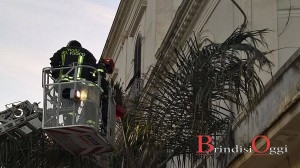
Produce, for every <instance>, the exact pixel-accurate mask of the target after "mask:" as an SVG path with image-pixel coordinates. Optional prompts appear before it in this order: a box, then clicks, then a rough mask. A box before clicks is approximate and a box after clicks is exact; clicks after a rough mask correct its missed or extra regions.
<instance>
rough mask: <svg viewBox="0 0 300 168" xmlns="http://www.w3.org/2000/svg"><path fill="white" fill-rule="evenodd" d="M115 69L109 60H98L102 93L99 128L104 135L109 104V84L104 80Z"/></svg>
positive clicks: (112, 62)
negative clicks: (101, 123) (100, 123)
mask: <svg viewBox="0 0 300 168" xmlns="http://www.w3.org/2000/svg"><path fill="white" fill-rule="evenodd" d="M114 67H115V63H114V61H113V60H112V59H110V58H100V60H99V61H98V63H97V71H98V72H99V73H100V74H101V87H102V89H103V93H102V95H101V104H102V111H101V113H102V121H103V125H102V126H101V129H102V132H104V133H106V131H107V129H106V128H107V113H108V102H109V95H108V94H109V82H108V81H107V80H106V74H112V73H113V70H114Z"/></svg>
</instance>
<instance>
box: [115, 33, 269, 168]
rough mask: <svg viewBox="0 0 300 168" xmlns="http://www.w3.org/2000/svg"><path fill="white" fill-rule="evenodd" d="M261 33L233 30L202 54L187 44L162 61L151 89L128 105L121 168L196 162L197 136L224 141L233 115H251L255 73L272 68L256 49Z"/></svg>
mask: <svg viewBox="0 0 300 168" xmlns="http://www.w3.org/2000/svg"><path fill="white" fill-rule="evenodd" d="M266 32H268V30H267V29H263V30H257V31H244V29H236V30H235V31H234V32H233V33H232V34H231V35H230V36H229V38H227V39H226V40H225V41H224V42H223V43H210V44H209V45H207V46H205V47H203V48H201V47H199V46H201V45H200V44H199V43H198V41H197V39H196V38H191V39H190V40H189V41H188V42H187V44H186V47H185V48H178V49H176V50H175V52H174V55H173V56H172V57H165V58H164V60H162V61H163V64H162V65H163V66H161V67H160V68H159V69H156V70H157V71H153V73H154V78H153V79H154V80H152V81H148V82H150V85H149V86H150V89H149V88H147V89H144V90H142V93H141V95H143V97H140V98H139V99H138V100H136V99H135V100H133V101H131V102H129V103H128V104H127V113H128V114H127V115H126V117H125V118H124V119H123V120H122V124H121V125H122V126H121V128H122V134H119V135H121V136H122V137H123V138H124V141H123V144H122V145H123V147H124V149H122V150H121V151H120V153H119V157H120V155H121V156H122V157H120V158H123V159H124V161H123V163H124V165H125V167H149V168H150V167H163V166H164V165H165V163H166V162H167V161H169V160H171V159H172V158H173V157H174V156H181V159H179V160H178V162H182V161H183V162H184V161H186V159H189V160H191V159H196V160H197V159H203V158H199V157H196V151H197V149H198V146H197V145H198V143H197V135H214V136H219V137H220V136H221V137H226V136H228V134H229V133H231V132H232V131H231V124H232V120H233V118H232V116H234V113H235V112H237V111H240V110H245V111H249V110H252V108H253V107H254V106H255V103H256V101H257V99H258V98H259V96H260V93H261V91H263V83H262V81H261V79H260V77H259V75H258V71H257V70H264V69H263V67H264V66H266V67H267V68H268V69H270V67H271V62H270V61H269V60H268V59H267V57H266V54H267V53H266V52H263V51H261V50H259V49H258V47H259V46H266V43H265V41H264V39H263V35H264V34H265V33H266ZM246 103H247V105H246Z"/></svg>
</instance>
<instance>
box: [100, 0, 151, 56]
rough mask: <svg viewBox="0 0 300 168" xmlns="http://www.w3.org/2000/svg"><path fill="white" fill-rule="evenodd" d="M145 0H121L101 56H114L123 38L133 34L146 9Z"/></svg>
mask: <svg viewBox="0 0 300 168" xmlns="http://www.w3.org/2000/svg"><path fill="white" fill-rule="evenodd" d="M146 7H147V1H146V0H121V2H120V5H119V8H118V10H117V13H116V16H115V19H114V21H113V24H112V27H111V29H110V32H109V35H108V38H107V40H106V43H105V46H104V48H103V51H102V57H113V59H114V60H116V59H117V58H114V56H116V53H117V52H118V50H119V49H120V48H121V47H122V46H123V44H124V42H125V40H126V39H127V38H128V37H130V36H133V34H134V32H135V31H136V29H137V28H138V25H139V22H140V20H141V18H142V16H143V14H144V12H145V10H146Z"/></svg>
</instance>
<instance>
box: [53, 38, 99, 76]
mask: <svg viewBox="0 0 300 168" xmlns="http://www.w3.org/2000/svg"><path fill="white" fill-rule="evenodd" d="M50 60H51V62H50V65H51V67H53V68H57V67H68V66H71V65H74V64H75V65H89V66H92V67H95V66H96V59H95V57H94V56H93V54H92V53H91V52H89V51H88V50H87V49H85V48H83V47H82V46H81V44H80V43H79V42H78V41H76V40H71V41H70V42H69V43H68V44H67V46H66V47H62V48H61V49H60V50H58V51H57V52H56V53H54V55H53V57H52V58H50ZM68 71H69V69H65V70H60V71H52V77H53V78H54V79H56V80H59V79H61V80H62V81H68V80H74V78H73V73H74V72H71V73H70V74H68V75H66V73H67V72H68ZM76 78H77V80H78V79H86V80H89V81H92V80H93V70H92V69H90V68H82V67H79V68H78V73H77V76H76Z"/></svg>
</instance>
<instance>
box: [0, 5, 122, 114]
mask: <svg viewBox="0 0 300 168" xmlns="http://www.w3.org/2000/svg"><path fill="white" fill-rule="evenodd" d="M119 2H120V0H0V57H1V61H0V93H1V94H0V111H2V110H5V105H6V104H9V103H12V102H16V101H24V100H29V101H30V102H42V98H43V91H42V80H41V76H42V75H41V74H42V68H43V67H49V61H50V60H49V58H50V57H52V55H53V53H54V52H56V51H57V50H58V49H60V48H61V47H63V46H66V44H67V43H68V42H69V41H70V40H78V41H79V42H80V43H81V44H82V46H83V47H84V48H86V49H88V50H89V51H91V52H92V53H93V54H94V56H95V57H96V59H97V60H98V59H99V58H100V56H101V52H102V49H103V47H104V44H105V41H106V39H107V36H108V33H109V30H110V27H111V24H112V21H113V19H114V16H115V12H116V10H117V8H118V5H119Z"/></svg>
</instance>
